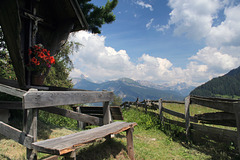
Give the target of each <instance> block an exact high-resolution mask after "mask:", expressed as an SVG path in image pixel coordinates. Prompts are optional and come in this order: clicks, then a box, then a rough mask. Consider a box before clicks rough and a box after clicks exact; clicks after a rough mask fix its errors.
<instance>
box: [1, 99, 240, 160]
mask: <svg viewBox="0 0 240 160" xmlns="http://www.w3.org/2000/svg"><path fill="white" fill-rule="evenodd" d="M164 107H166V108H168V109H172V110H174V111H178V112H181V113H184V105H177V104H175V105H174V104H164ZM190 111H191V115H194V114H196V113H198V114H199V113H205V112H214V111H216V110H212V109H208V108H205V107H201V106H191V108H190ZM155 112H158V111H155ZM41 116H43V117H44V114H42V115H41ZM123 116H124V118H125V121H128V122H137V123H138V125H137V126H136V127H135V128H134V133H133V138H134V151H135V157H136V159H137V160H150V159H151V160H158V159H161V160H168V159H174V160H185V159H186V160H188V159H189V160H195V159H196V160H198V159H199V160H200V159H201V160H202V159H203V160H208V159H216V160H217V159H220V160H221V159H222V160H223V159H224V160H225V159H227V160H228V159H239V158H240V157H239V156H238V154H237V153H236V151H235V148H234V147H232V146H227V145H225V144H221V143H216V142H214V141H211V140H208V141H206V142H205V143H204V144H194V143H192V142H191V141H190V142H189V141H186V138H185V134H184V130H185V129H184V128H181V127H178V126H175V125H172V124H167V123H165V125H161V124H160V121H159V118H158V117H157V116H156V115H155V114H152V113H147V114H146V113H144V111H143V109H140V110H137V109H134V108H131V109H126V110H123ZM168 116H169V118H173V117H171V116H170V115H168ZM43 117H42V118H43ZM46 117H47V118H48V121H43V119H44V118H43V119H42V121H40V122H39V125H38V127H39V130H38V135H39V140H43V139H47V138H54V137H59V136H63V135H67V134H71V133H75V132H78V131H79V130H76V129H75V130H70V129H68V128H65V127H61V126H64V125H68V124H69V123H71V122H72V120H68V119H65V120H64V121H66V122H64V121H60V122H56V121H57V119H55V118H56V117H51V116H50V117H49V115H48V116H46ZM49 118H50V119H49ZM58 118H61V117H58ZM53 123H57V124H56V125H53ZM64 123H66V124H64ZM74 123H75V122H74ZM11 125H13V126H19V125H20V126H21V124H19V123H18V122H17V121H12V122H11ZM72 125H75V124H72ZM25 152H26V151H25V148H24V147H23V146H21V145H19V144H18V143H17V142H14V141H12V140H10V139H7V138H5V137H3V136H1V135H0V159H1V160H2V159H3V160H9V159H13V160H18V159H20V160H21V159H25ZM77 155H78V159H83V160H88V159H89V160H90V159H94V160H103V159H105V160H112V159H122V160H127V159H129V158H128V156H127V151H126V138H125V132H122V133H121V134H118V135H116V136H115V138H113V139H111V140H110V141H106V140H105V139H100V140H98V141H96V142H94V143H90V144H88V145H86V146H83V147H81V148H80V149H79V150H78V154H77ZM47 156H49V155H47V154H43V153H38V158H40V159H41V158H46V157H47Z"/></svg>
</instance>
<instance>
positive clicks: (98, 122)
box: [41, 107, 102, 125]
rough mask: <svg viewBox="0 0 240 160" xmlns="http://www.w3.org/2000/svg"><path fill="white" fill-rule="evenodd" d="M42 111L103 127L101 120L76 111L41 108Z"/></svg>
mask: <svg viewBox="0 0 240 160" xmlns="http://www.w3.org/2000/svg"><path fill="white" fill-rule="evenodd" d="M41 110H43V111H46V112H50V113H54V114H58V115H61V116H64V117H68V118H72V119H75V120H77V121H81V122H85V123H90V124H93V125H101V124H102V119H101V118H98V117H94V116H89V115H87V114H83V113H78V112H74V111H70V110H66V109H62V108H58V107H47V108H41Z"/></svg>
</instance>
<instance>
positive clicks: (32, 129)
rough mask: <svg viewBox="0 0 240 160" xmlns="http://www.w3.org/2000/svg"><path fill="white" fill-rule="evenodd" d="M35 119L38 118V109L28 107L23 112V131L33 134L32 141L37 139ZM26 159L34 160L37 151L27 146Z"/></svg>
mask: <svg viewBox="0 0 240 160" xmlns="http://www.w3.org/2000/svg"><path fill="white" fill-rule="evenodd" d="M37 120H38V109H37V108H34V109H28V110H24V112H23V131H24V132H25V133H26V134H30V135H32V136H33V142H36V141H37ZM26 152H27V155H26V157H27V159H28V160H36V159H37V152H36V151H35V150H33V149H28V148H27V151H26Z"/></svg>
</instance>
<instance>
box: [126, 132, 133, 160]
mask: <svg viewBox="0 0 240 160" xmlns="http://www.w3.org/2000/svg"><path fill="white" fill-rule="evenodd" d="M126 134H127V135H126V137H127V150H128V156H129V158H130V159H131V160H135V157H134V147H133V128H129V129H128V130H127V131H126Z"/></svg>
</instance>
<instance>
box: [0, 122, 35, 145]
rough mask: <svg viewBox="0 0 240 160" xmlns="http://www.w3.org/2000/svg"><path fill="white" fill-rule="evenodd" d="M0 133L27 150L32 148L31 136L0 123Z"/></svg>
mask: <svg viewBox="0 0 240 160" xmlns="http://www.w3.org/2000/svg"><path fill="white" fill-rule="evenodd" d="M0 133H1V134H2V135H4V136H6V137H8V138H10V139H12V140H14V141H15V142H18V143H20V144H22V145H23V146H25V147H27V148H30V149H31V148H32V142H33V136H31V135H29V134H26V133H25V132H22V131H20V130H18V129H16V128H14V127H12V126H10V125H8V124H5V123H3V122H1V121H0Z"/></svg>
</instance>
